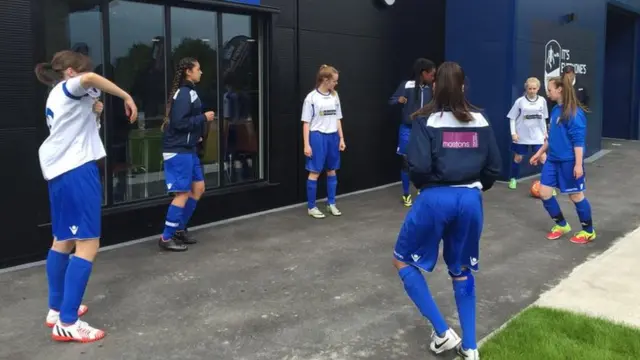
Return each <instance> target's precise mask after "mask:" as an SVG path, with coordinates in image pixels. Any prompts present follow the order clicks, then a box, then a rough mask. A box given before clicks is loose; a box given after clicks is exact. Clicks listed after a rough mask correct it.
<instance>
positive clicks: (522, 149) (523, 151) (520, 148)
mask: <svg viewBox="0 0 640 360" xmlns="http://www.w3.org/2000/svg"><path fill="white" fill-rule="evenodd" d="M541 147H542V145H526V144H516V143H511V151H513V152H514V153H516V154H518V155H527V154H531V153H534V154H535V153H536V152H538V150H540V148H541Z"/></svg>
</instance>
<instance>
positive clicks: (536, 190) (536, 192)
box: [529, 180, 540, 198]
mask: <svg viewBox="0 0 640 360" xmlns="http://www.w3.org/2000/svg"><path fill="white" fill-rule="evenodd" d="M529 192H530V193H531V196H532V197H534V198H540V180H534V181H533V182H532V183H531V190H530V191H529Z"/></svg>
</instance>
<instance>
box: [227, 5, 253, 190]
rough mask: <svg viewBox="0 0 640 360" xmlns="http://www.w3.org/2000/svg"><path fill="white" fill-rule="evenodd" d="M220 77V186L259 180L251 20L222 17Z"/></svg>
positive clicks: (241, 16)
mask: <svg viewBox="0 0 640 360" xmlns="http://www.w3.org/2000/svg"><path fill="white" fill-rule="evenodd" d="M222 40H223V46H222V52H223V53H222V59H223V63H222V64H221V72H220V73H221V76H222V82H223V87H224V94H223V113H222V117H223V124H222V140H221V141H222V145H223V146H222V149H223V153H222V154H221V155H222V156H223V158H222V162H223V169H224V173H223V176H222V181H223V183H227V184H232V183H238V182H243V181H252V180H257V179H259V167H260V161H261V159H260V156H259V154H260V152H259V148H260V146H261V144H260V139H259V136H258V134H259V133H260V126H261V119H260V116H259V115H260V114H259V112H258V109H259V104H260V77H259V68H258V62H259V58H258V31H257V27H256V26H255V25H254V24H253V22H252V19H251V17H250V16H247V15H237V14H223V15H222Z"/></svg>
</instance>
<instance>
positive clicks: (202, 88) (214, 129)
mask: <svg viewBox="0 0 640 360" xmlns="http://www.w3.org/2000/svg"><path fill="white" fill-rule="evenodd" d="M216 29H217V25H216V13H214V12H210V11H202V10H192V9H184V8H171V47H172V49H171V57H170V65H171V67H170V71H169V75H170V79H173V76H174V70H175V64H177V63H178V62H179V61H180V59H182V58H185V57H192V58H195V59H197V60H198V62H199V63H200V67H201V69H202V78H201V79H200V83H199V84H197V85H196V86H197V91H198V96H199V97H200V100H201V101H202V111H203V112H206V111H214V112H215V114H216V118H217V117H218V90H217V87H218V79H217V72H218V53H217V48H218V45H217V40H218V35H217V31H216ZM218 141H219V136H218V125H217V121H213V122H210V123H207V132H206V133H205V136H204V137H203V141H202V142H201V143H200V144H199V146H198V155H199V156H200V162H201V163H202V167H203V173H204V178H205V184H206V186H207V187H216V186H218V168H219V166H218Z"/></svg>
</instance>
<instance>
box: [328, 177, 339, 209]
mask: <svg viewBox="0 0 640 360" xmlns="http://www.w3.org/2000/svg"><path fill="white" fill-rule="evenodd" d="M337 191H338V176H336V175H333V176H328V175H327V203H329V205H335V204H336V192H337Z"/></svg>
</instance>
